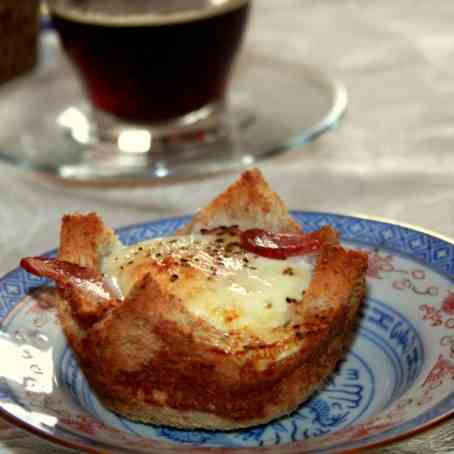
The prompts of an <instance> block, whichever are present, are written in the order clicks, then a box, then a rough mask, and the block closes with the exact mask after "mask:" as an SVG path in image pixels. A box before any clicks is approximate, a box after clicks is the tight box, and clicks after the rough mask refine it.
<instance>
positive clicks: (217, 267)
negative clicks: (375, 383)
mask: <svg viewBox="0 0 454 454" xmlns="http://www.w3.org/2000/svg"><path fill="white" fill-rule="evenodd" d="M237 241H238V239H237V238H236V237H235V236H231V235H190V236H181V237H168V238H161V239H155V240H150V241H145V242H143V243H139V244H136V245H134V246H132V247H122V248H120V249H118V250H117V251H114V253H113V254H112V255H111V256H109V257H107V258H105V259H104V262H103V267H102V268H103V270H102V271H103V272H104V273H105V275H106V276H108V278H109V281H110V285H111V286H112V285H113V286H115V287H117V288H118V289H119V290H120V291H121V292H122V293H123V295H127V293H128V292H129V291H130V290H131V288H132V286H133V285H134V283H135V282H134V279H139V278H140V277H143V276H144V275H145V274H146V273H148V272H151V273H152V275H153V277H154V278H155V279H156V280H157V281H158V282H159V283H160V284H161V285H162V286H164V288H165V289H166V291H168V292H170V293H172V294H174V295H175V296H177V297H178V298H180V299H181V300H182V301H183V302H184V304H185V306H186V308H187V309H188V310H189V311H191V312H192V313H193V314H194V315H195V316H197V317H200V318H201V319H203V320H205V321H206V322H208V323H210V324H211V325H213V326H214V327H215V328H217V329H219V330H221V331H223V332H226V333H229V332H232V331H243V332H248V333H249V334H254V335H256V336H258V337H260V338H262V339H264V340H265V339H266V338H269V335H270V334H271V333H272V332H273V330H276V329H278V328H280V327H282V326H285V325H286V324H287V323H288V322H289V321H290V320H291V319H292V312H293V311H294V305H295V304H298V302H299V301H301V299H302V296H303V293H304V291H305V290H306V288H307V287H308V285H309V282H310V280H311V277H312V268H313V266H312V265H311V264H310V263H309V262H307V261H305V260H304V259H298V260H295V259H288V260H273V259H268V258H264V257H259V256H256V255H255V254H252V253H248V252H246V251H244V250H243V249H242V248H241V247H240V246H239V244H238V243H237Z"/></svg>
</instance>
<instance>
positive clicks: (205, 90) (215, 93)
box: [48, 0, 250, 152]
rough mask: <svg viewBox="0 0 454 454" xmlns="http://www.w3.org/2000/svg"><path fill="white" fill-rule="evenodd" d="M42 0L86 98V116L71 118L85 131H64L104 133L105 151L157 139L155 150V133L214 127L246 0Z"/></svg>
mask: <svg viewBox="0 0 454 454" xmlns="http://www.w3.org/2000/svg"><path fill="white" fill-rule="evenodd" d="M48 4H49V9H50V12H51V15H52V19H53V22H54V25H55V28H56V30H57V32H58V34H59V36H60V39H61V43H62V45H63V48H64V49H65V52H66V54H67V55H68V56H69V58H70V60H71V62H72V63H73V65H74V67H75V69H76V70H77V72H78V74H79V76H80V79H81V81H82V82H83V86H84V88H85V92H86V95H87V98H88V99H89V101H90V110H89V111H88V112H86V117H87V121H86V122H85V123H84V122H80V121H79V123H81V124H82V128H85V129H86V131H82V132H81V131H72V132H73V134H72V136H73V138H75V139H76V140H78V138H79V140H80V138H81V137H82V138H83V140H82V142H83V141H85V142H104V145H106V144H108V145H110V147H111V149H112V150H111V151H119V152H128V151H131V152H149V151H152V150H153V145H154V144H153V141H156V140H159V141H160V142H159V149H160V151H162V145H163V142H162V141H163V140H164V141H165V142H169V143H174V144H175V143H180V145H181V144H185V145H186V146H187V144H188V143H191V144H192V145H193V144H194V141H199V142H201V141H203V140H204V136H205V134H206V132H207V130H209V131H211V132H213V124H216V122H217V121H218V120H217V118H219V116H220V115H222V112H223V111H224V108H225V97H226V91H227V85H228V81H229V76H230V72H231V68H232V64H233V61H234V59H235V57H236V55H237V53H238V50H239V48H240V45H241V42H242V40H243V35H244V31H245V29H246V24H247V21H248V17H249V11H250V1H248V0H180V1H174V0H173V1H169V0H128V1H127V2H125V1H123V0H116V1H115V0H114V1H105V0H84V1H80V0H49V2H48ZM73 115H74V113H73ZM76 123H77V122H76ZM208 125H210V126H208ZM72 127H76V128H77V127H79V129H80V127H81V125H80V124H79V125H77V124H76V125H75V126H74V125H73V126H72ZM70 128H71V125H70ZM207 128H208V129H207Z"/></svg>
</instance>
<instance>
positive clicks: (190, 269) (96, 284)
mask: <svg viewBox="0 0 454 454" xmlns="http://www.w3.org/2000/svg"><path fill="white" fill-rule="evenodd" d="M254 229H260V231H264V232H271V233H270V234H268V236H262V237H260V239H261V241H262V243H264V244H265V245H264V246H263V245H262V246H263V247H264V248H265V249H266V248H268V250H269V249H270V247H269V246H270V245H271V246H272V245H273V244H274V243H273V241H271V240H273V238H281V239H282V238H284V239H286V240H288V239H289V238H290V239H294V238H297V239H299V240H301V239H305V238H311V241H315V243H314V242H313V243H311V244H317V247H316V248H314V250H310V251H309V253H302V254H300V253H293V252H292V253H289V254H288V256H286V257H285V258H283V257H279V258H276V257H275V255H276V252H278V251H273V250H272V248H271V252H270V253H269V254H268V253H267V254H262V253H261V252H260V250H259V248H255V249H254V248H250V247H248V246H247V244H246V243H245V236H244V233H245V232H253V231H254V232H255V230H254ZM273 232H274V233H273ZM273 235H274V236H273ZM278 235H281V236H278ZM310 235H312V236H310ZM269 239H271V240H269ZM268 240H269V241H268ZM299 240H298V241H299ZM257 244H258V243H257ZM281 244H283V243H281ZM256 246H257V245H256ZM273 247H274V246H273ZM22 265H23V266H24V267H25V268H26V269H28V270H29V271H31V272H33V273H35V274H38V275H43V276H47V277H50V278H52V279H54V280H55V281H56V283H57V288H58V289H59V293H60V296H61V298H60V301H59V317H60V320H61V323H62V326H63V329H64V332H65V334H66V337H67V339H68V341H69V343H70V345H71V347H72V349H73V351H74V353H75V355H76V357H77V360H78V362H79V365H80V367H81V369H82V371H83V372H84V374H85V376H86V378H87V380H88V382H89V383H90V385H91V387H92V388H93V390H94V391H95V393H96V394H97V396H98V397H99V398H100V400H101V401H102V402H103V403H104V405H106V406H107V407H108V408H110V409H111V410H113V411H114V412H117V413H119V414H121V415H123V416H125V417H128V418H130V419H133V420H137V421H143V422H148V423H155V424H165V425H170V426H173V427H180V428H205V429H234V428H239V427H247V426H251V425H255V424H261V423H265V422H268V421H270V420H272V419H275V418H277V417H279V416H282V415H286V414H288V413H290V412H292V411H293V410H295V409H296V408H297V407H298V406H299V405H300V404H301V403H302V402H304V401H305V400H306V399H307V398H308V397H309V396H310V395H311V394H312V393H313V392H314V390H316V389H318V388H319V387H320V386H321V385H322V384H323V382H324V380H325V379H326V378H327V377H328V376H329V374H331V373H332V371H333V370H334V368H335V366H336V364H337V362H338V361H339V360H340V359H341V358H342V357H343V354H344V352H345V349H346V347H348V344H349V341H350V337H351V332H352V330H353V326H354V323H355V320H356V316H357V312H358V307H359V305H360V303H361V300H362V298H363V296H364V293H365V272H366V269H367V256H366V255H365V254H364V253H361V252H357V251H347V250H345V249H344V248H343V247H342V246H340V244H339V239H338V235H337V232H336V231H335V230H334V229H332V228H331V227H324V228H323V229H321V230H320V231H319V232H316V233H315V234H305V233H304V232H302V230H301V228H300V226H299V225H298V224H297V223H296V222H295V220H294V219H293V218H292V217H291V216H290V215H289V213H288V211H287V209H286V207H285V205H284V204H283V202H282V201H281V199H280V198H279V197H278V196H277V195H276V194H275V193H274V192H273V191H272V190H271V188H270V187H269V186H268V184H267V183H266V182H265V180H264V179H263V176H262V175H261V173H260V172H259V171H258V170H251V171H247V172H245V173H243V175H242V176H241V177H240V178H239V180H238V181H236V182H235V183H234V184H233V185H231V186H230V187H229V188H228V189H227V190H226V191H225V192H224V193H222V194H221V195H220V196H218V197H217V198H216V199H215V200H213V202H211V203H210V204H209V205H208V206H207V207H206V208H205V209H203V210H202V211H200V212H199V213H198V214H196V215H195V216H194V217H193V219H192V221H191V223H189V224H188V225H186V226H184V227H183V228H182V229H180V230H179V231H178V232H177V233H176V235H175V236H172V237H166V238H157V239H153V240H148V241H145V242H142V243H139V244H135V245H133V246H124V245H123V244H122V243H121V242H120V241H119V240H118V238H117V237H116V235H115V234H114V232H113V231H112V230H111V229H110V228H108V227H106V226H105V225H104V223H103V221H102V220H101V218H100V217H99V216H98V215H96V214H93V213H91V214H87V215H81V214H71V215H66V216H64V218H63V221H62V227H61V235H60V248H59V254H58V257H57V259H44V258H28V259H24V260H23V261H22Z"/></svg>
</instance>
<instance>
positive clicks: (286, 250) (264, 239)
mask: <svg viewBox="0 0 454 454" xmlns="http://www.w3.org/2000/svg"><path fill="white" fill-rule="evenodd" d="M240 240H241V246H242V247H243V248H244V249H246V250H247V251H249V252H253V253H255V254H257V255H261V256H263V257H269V258H273V259H280V260H285V259H286V258H288V257H294V256H299V255H305V254H312V253H315V252H318V251H320V249H321V247H322V245H323V244H336V243H337V242H338V241H339V239H338V234H337V232H336V231H335V230H334V229H333V228H331V227H326V226H325V227H323V228H322V229H320V230H319V231H317V232H313V233H274V232H267V231H266V230H262V229H249V230H244V231H242V232H241V233H240Z"/></svg>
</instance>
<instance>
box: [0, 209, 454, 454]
mask: <svg viewBox="0 0 454 454" xmlns="http://www.w3.org/2000/svg"><path fill="white" fill-rule="evenodd" d="M293 215H294V216H295V218H296V219H297V220H298V222H300V223H301V224H302V225H303V227H304V229H305V230H307V231H311V230H316V229H318V228H320V227H321V226H323V225H325V224H330V225H332V226H334V227H335V228H336V229H338V230H339V231H340V232H341V234H342V241H343V244H344V245H345V246H346V247H350V248H356V249H362V250H365V251H367V252H368V254H369V270H368V296H367V299H366V301H365V303H364V305H363V308H362V312H361V317H360V323H359V327H358V330H357V333H356V336H355V340H354V343H353V345H352V349H351V351H350V352H349V354H348V355H347V356H346V357H345V359H344V360H343V361H342V362H341V364H339V366H338V368H337V370H336V372H335V373H334V374H333V376H332V377H330V379H329V380H328V382H327V383H326V385H325V386H324V388H323V389H322V390H321V391H320V392H318V393H316V394H315V395H314V396H312V398H311V399H310V400H309V401H307V402H306V403H304V404H303V405H302V406H301V407H300V408H299V409H298V410H297V411H296V412H294V413H293V414H291V415H289V416H287V417H285V418H281V419H278V420H276V421H273V422H271V423H269V424H267V425H263V426H257V427H253V428H250V429H246V430H239V431H230V432H221V431H217V432H216V431H214V432H212V431H202V430H196V431H185V430H176V429H172V428H169V427H160V426H152V425H145V424H139V423H134V422H132V421H129V420H127V419H125V418H121V417H120V416H118V415H116V414H114V413H112V412H110V411H108V410H106V409H105V408H104V407H103V406H102V405H101V404H100V403H99V401H98V400H97V398H96V396H95V395H94V394H93V393H92V391H91V390H90V387H89V386H88V384H87V382H86V380H85V378H84V376H83V375H82V373H81V372H80V369H79V367H78V365H77V363H76V361H75V359H74V356H73V354H72V352H71V350H70V348H69V347H68V345H67V343H66V340H65V337H64V335H63V332H62V330H61V328H60V326H59V322H58V319H57V317H56V313H55V309H54V308H53V306H52V304H51V302H52V298H51V296H52V292H53V290H52V288H49V287H47V286H48V285H49V282H48V281H47V280H45V279H39V278H37V277H35V276H32V275H30V274H28V273H26V272H25V271H24V270H22V269H16V270H14V271H12V272H11V273H9V274H7V275H6V276H4V277H3V278H1V279H0V357H1V358H2V366H1V367H0V415H2V416H3V417H5V418H6V419H8V420H9V421H10V422H13V423H15V424H17V425H19V426H20V427H23V428H25V429H27V430H29V431H31V432H33V433H35V434H37V435H40V436H43V437H45V438H47V439H49V440H51V441H53V442H55V443H60V444H63V445H66V446H72V447H77V448H79V449H83V450H86V451H90V452H106V451H108V452H112V453H126V452H135V453H140V452H159V453H202V452H207V451H209V452H217V451H221V450H222V452H224V453H225V452H235V453H236V452H238V453H246V452H257V449H256V448H257V447H260V448H261V449H260V452H273V453H275V452H278V453H289V454H290V453H296V452H298V453H313V452H317V453H334V452H343V451H347V450H351V449H355V448H365V447H370V446H375V445H379V444H383V443H387V442H390V441H392V440H395V439H400V438H403V437H406V436H410V435H411V434H413V433H414V432H416V431H419V430H421V429H423V428H426V427H429V426H432V425H433V424H435V423H436V422H439V421H441V420H443V419H446V418H447V417H448V416H450V415H451V414H452V413H453V412H454V285H453V282H454V281H453V275H454V243H453V242H452V241H450V240H448V239H443V238H440V237H437V236H434V235H433V234H429V233H426V232H422V231H418V230H415V229H413V228H409V227H404V226H399V225H395V224H391V223H388V222H384V221H378V220H371V219H365V218H360V217H352V216H344V215H336V214H326V213H315V212H293ZM189 219H190V217H181V218H174V219H167V220H162V221H157V222H150V223H145V224H140V225H133V226H129V227H126V228H122V229H119V230H118V234H119V236H120V237H121V239H122V240H123V242H125V243H127V244H131V243H135V242H137V241H141V240H144V239H147V238H153V237H156V236H163V235H168V234H171V233H173V232H174V231H175V229H177V228H178V227H179V226H181V225H182V224H184V223H185V222H187V221H189Z"/></svg>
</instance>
